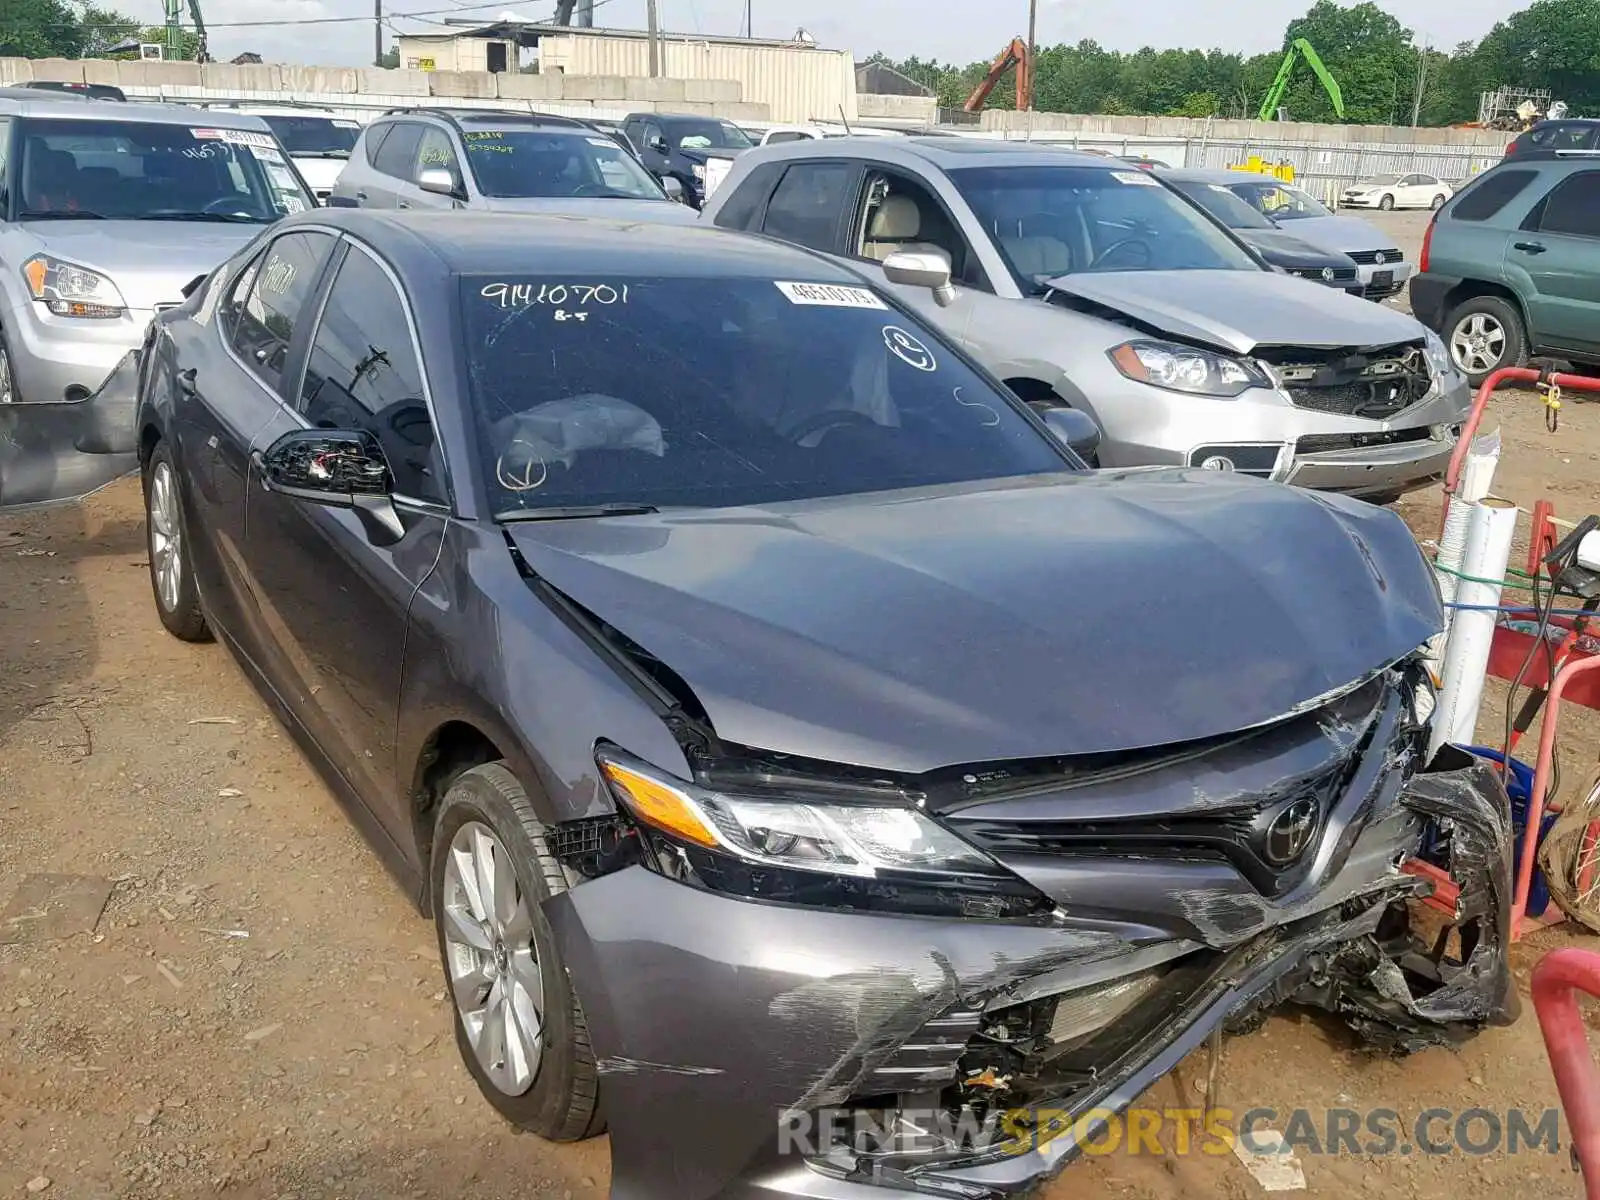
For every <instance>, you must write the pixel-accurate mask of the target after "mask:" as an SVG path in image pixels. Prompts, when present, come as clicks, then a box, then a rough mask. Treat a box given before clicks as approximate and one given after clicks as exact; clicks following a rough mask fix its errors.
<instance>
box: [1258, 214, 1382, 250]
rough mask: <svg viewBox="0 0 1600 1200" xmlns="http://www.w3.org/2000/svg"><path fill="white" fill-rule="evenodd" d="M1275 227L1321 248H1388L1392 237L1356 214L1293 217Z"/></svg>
mask: <svg viewBox="0 0 1600 1200" xmlns="http://www.w3.org/2000/svg"><path fill="white" fill-rule="evenodd" d="M1278 228H1279V229H1281V230H1283V231H1284V232H1285V233H1288V234H1293V235H1294V236H1295V237H1297V238H1299V239H1300V240H1301V241H1303V242H1310V243H1311V244H1312V245H1313V246H1316V247H1318V248H1319V249H1322V250H1339V251H1342V252H1343V253H1345V254H1349V253H1350V252H1351V251H1352V250H1388V249H1389V248H1391V247H1392V246H1393V245H1394V238H1392V237H1390V236H1389V235H1388V234H1387V233H1384V232H1383V230H1381V229H1379V228H1378V227H1377V226H1376V225H1373V224H1372V223H1371V222H1368V221H1363V220H1362V219H1361V218H1360V217H1296V218H1294V219H1293V220H1289V221H1280V222H1278Z"/></svg>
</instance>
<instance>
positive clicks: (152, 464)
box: [144, 442, 211, 642]
mask: <svg viewBox="0 0 1600 1200" xmlns="http://www.w3.org/2000/svg"><path fill="white" fill-rule="evenodd" d="M144 507H145V538H146V543H147V544H146V549H147V551H148V554H149V561H150V588H151V591H152V592H154V594H155V600H156V612H157V613H158V614H159V615H160V617H161V623H162V624H163V625H165V626H166V627H167V632H168V633H170V634H172V636H173V637H175V638H179V639H181V640H182V641H185V642H208V641H210V640H211V630H210V628H209V627H208V626H207V625H206V615H205V613H204V612H203V611H201V608H200V593H199V591H198V590H197V589H196V588H195V582H194V570H193V568H192V566H191V560H190V555H189V539H188V537H187V536H186V534H185V531H184V527H183V501H182V497H181V496H180V494H179V491H178V472H177V469H176V468H175V467H174V466H173V465H172V455H171V453H170V452H169V451H168V450H167V444H166V443H165V442H158V443H157V444H156V448H155V450H153V451H152V452H151V454H150V461H149V462H148V463H146V464H145V468H144Z"/></svg>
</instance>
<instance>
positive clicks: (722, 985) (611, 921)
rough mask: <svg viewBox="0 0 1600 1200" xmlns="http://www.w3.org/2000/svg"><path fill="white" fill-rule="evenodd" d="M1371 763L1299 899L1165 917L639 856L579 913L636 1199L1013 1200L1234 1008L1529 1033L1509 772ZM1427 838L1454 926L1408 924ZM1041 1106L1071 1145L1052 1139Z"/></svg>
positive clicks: (1291, 892)
mask: <svg viewBox="0 0 1600 1200" xmlns="http://www.w3.org/2000/svg"><path fill="white" fill-rule="evenodd" d="M1371 757H1372V758H1373V759H1375V760H1383V762H1382V763H1379V764H1375V765H1373V767H1372V769H1371V774H1370V775H1367V776H1362V775H1359V774H1358V775H1357V776H1356V777H1355V778H1354V779H1352V780H1351V781H1350V786H1349V788H1348V792H1349V793H1350V795H1349V796H1348V797H1347V799H1348V802H1349V804H1350V806H1351V807H1350V809H1349V811H1343V812H1335V813H1333V814H1332V815H1331V816H1330V818H1329V820H1328V821H1327V823H1326V827H1325V836H1324V838H1323V842H1322V843H1321V844H1320V846H1319V848H1318V849H1316V850H1315V851H1314V852H1312V854H1313V857H1314V859H1315V861H1313V862H1312V863H1311V864H1310V866H1309V867H1308V874H1307V875H1306V877H1305V878H1304V879H1303V880H1301V882H1300V884H1299V885H1296V886H1295V887H1290V888H1287V889H1284V890H1282V891H1281V892H1280V894H1278V895H1276V896H1272V895H1262V894H1260V893H1259V892H1251V895H1252V896H1253V897H1254V898H1253V899H1251V900H1249V901H1248V902H1247V901H1245V900H1243V899H1242V898H1241V894H1240V893H1239V892H1238V891H1237V889H1233V890H1230V888H1231V885H1228V886H1224V885H1223V884H1222V883H1221V882H1220V881H1219V880H1218V879H1216V878H1213V883H1215V884H1216V886H1215V887H1214V888H1213V890H1212V893H1211V894H1210V895H1207V894H1205V893H1206V888H1207V887H1209V886H1211V885H1210V884H1206V883H1204V882H1203V879H1204V878H1212V877H1205V876H1197V878H1201V879H1202V882H1201V883H1200V884H1199V885H1197V886H1196V887H1195V888H1194V889H1189V890H1187V891H1186V892H1185V894H1183V895H1180V896H1177V897H1176V898H1174V895H1173V893H1174V892H1175V891H1178V890H1182V889H1178V888H1176V887H1175V885H1173V884H1171V883H1170V882H1169V883H1167V884H1166V885H1165V891H1166V895H1165V897H1164V899H1165V902H1166V903H1167V904H1168V905H1169V906H1171V907H1170V908H1169V909H1168V910H1163V908H1162V904H1161V903H1152V904H1151V905H1150V906H1149V907H1148V909H1147V911H1148V912H1149V914H1150V915H1149V918H1148V919H1147V920H1135V919H1130V915H1129V914H1130V906H1129V905H1128V904H1127V903H1125V902H1124V898H1123V897H1120V896H1117V895H1114V894H1113V891H1114V888H1113V891H1104V890H1103V891H1102V892H1101V894H1096V893H1095V891H1094V889H1093V888H1088V887H1086V888H1084V889H1083V891H1082V900H1083V902H1082V903H1081V904H1078V905H1074V904H1070V903H1065V902H1063V903H1062V905H1061V908H1060V910H1058V912H1057V915H1056V917H1055V919H1054V920H1052V921H1051V922H1049V923H1047V924H1038V925H1030V924H1023V923H1005V922H987V921H960V920H944V919H933V918H923V917H908V916H892V915H878V914H872V913H861V912H858V913H846V912H837V911H822V910H812V909H804V908H797V907H787V906H781V905H770V904H758V903H751V902H746V901H740V900H735V899H730V898H726V897H722V896H718V895H714V894H711V893H708V892H705V891H701V890H697V889H696V888H693V887H690V886H686V885H684V884H681V883H677V882H673V881H671V880H668V879H665V878H663V877H661V876H659V875H657V874H654V873H652V872H651V871H649V870H647V869H645V868H644V867H641V866H631V867H627V868H625V869H623V870H620V871H617V872H615V873H613V874H609V875H604V876H602V877H600V878H596V879H593V880H590V881H587V882H584V883H582V884H580V885H579V886H577V887H575V888H573V889H572V890H571V891H569V892H567V893H566V894H564V895H562V896H559V897H557V898H555V899H554V900H552V901H551V902H549V903H548V904H547V906H546V908H547V912H548V915H549V917H550V920H551V924H552V927H553V928H554V930H555V933H556V937H557V939H558V942H559V944H560V947H561V950H562V953H563V956H564V958H565V961H566V964H567V967H568V970H569V971H570V973H571V976H572V979H573V981H574V985H575V987H576V989H577V991H578V993H579V996H580V997H581V999H582V1002H583V1004H584V1006H585V1011H586V1015H587V1018H588V1023H589V1031H590V1035H591V1039H592V1044H593V1047H594V1051H595V1054H596V1056H597V1059H598V1061H599V1064H600V1071H601V1076H602V1095H603V1098H604V1099H603V1103H604V1105H605V1110H606V1114H607V1119H608V1123H609V1126H610V1130H611V1147H612V1160H613V1173H612V1195H613V1196H614V1197H617V1198H618V1200H644V1198H656V1197H672V1198H673V1200H712V1198H717V1200H743V1198H750V1200H754V1198H758V1197H780V1196H787V1197H817V1198H824V1197H827V1198H832V1200H850V1198H857V1200H869V1198H872V1197H877V1198H880V1200H881V1198H882V1197H884V1196H885V1195H886V1194H887V1193H889V1192H894V1191H899V1192H905V1193H911V1194H922V1195H930V1196H943V1197H962V1198H966V1200H984V1198H990V1197H1002V1196H1013V1195H1017V1194H1020V1193H1025V1192H1027V1191H1029V1190H1031V1189H1032V1188H1033V1187H1034V1186H1036V1185H1037V1184H1039V1183H1041V1182H1042V1181H1043V1180H1045V1179H1047V1178H1049V1177H1050V1176H1051V1175H1053V1174H1054V1173H1055V1172H1056V1171H1058V1170H1060V1169H1061V1167H1062V1166H1063V1165H1065V1164H1066V1163H1067V1162H1068V1161H1070V1160H1071V1159H1072V1158H1073V1157H1074V1156H1075V1155H1076V1154H1077V1153H1078V1151H1079V1149H1080V1142H1079V1139H1078V1137H1077V1136H1076V1135H1077V1134H1078V1133H1082V1132H1085V1131H1084V1130H1082V1129H1078V1130H1074V1129H1072V1128H1071V1126H1072V1124H1073V1122H1075V1121H1076V1120H1077V1118H1078V1117H1079V1116H1080V1115H1081V1114H1086V1113H1090V1112H1091V1111H1092V1110H1112V1111H1119V1110H1121V1109H1123V1108H1125V1107H1127V1106H1128V1105H1129V1104H1131V1103H1132V1102H1133V1101H1134V1100H1135V1099H1136V1098H1137V1097H1138V1096H1139V1095H1140V1094H1141V1093H1142V1092H1143V1091H1144V1090H1145V1089H1147V1088H1148V1087H1150V1086H1151V1085H1152V1084H1153V1083H1155V1082H1156V1081H1157V1080H1158V1079H1160V1078H1161V1077H1162V1076H1163V1075H1164V1074H1166V1073H1167V1072H1168V1071H1170V1070H1171V1069H1172V1068H1173V1067H1174V1066H1175V1065H1176V1064H1177V1063H1178V1062H1179V1061H1180V1060H1181V1059H1182V1058H1183V1057H1184V1056H1185V1055H1187V1054H1188V1053H1190V1052H1191V1051H1192V1050H1194V1049H1195V1048H1197V1047H1199V1046H1201V1045H1202V1044H1204V1042H1205V1040H1206V1039H1207V1037H1208V1036H1209V1035H1210V1034H1211V1032H1212V1031H1213V1030H1214V1029H1215V1028H1216V1027H1217V1026H1218V1025H1220V1024H1221V1023H1223V1022H1224V1021H1225V1020H1227V1019H1229V1018H1230V1017H1232V1018H1234V1019H1235V1020H1241V1019H1248V1018H1249V1017H1250V1016H1251V1015H1252V1014H1253V1013H1256V1012H1260V1011H1264V1010H1266V1009H1268V1008H1270V1007H1272V1006H1274V1005H1277V1004H1280V1003H1284V1002H1294V1003H1304V1004H1309V1005H1314V1006H1317V1007H1320V1008H1323V1009H1326V1010H1329V1011H1331V1012H1333V1013H1335V1014H1337V1015H1338V1016H1339V1017H1341V1018H1342V1019H1343V1020H1344V1021H1346V1022H1347V1023H1348V1024H1349V1025H1350V1026H1351V1027H1352V1028H1353V1029H1354V1030H1355V1031H1356V1032H1357V1033H1358V1034H1360V1035H1361V1036H1363V1037H1364V1038H1365V1039H1366V1040H1368V1041H1369V1042H1371V1043H1374V1044H1376V1045H1377V1046H1378V1047H1379V1048H1381V1049H1383V1050H1387V1051H1398V1052H1404V1051H1407V1050H1410V1049H1414V1048H1416V1047H1418V1046H1422V1045H1429V1044H1438V1043H1452V1042H1455V1041H1458V1040H1460V1039H1462V1038H1464V1037H1467V1036H1470V1035H1471V1034H1472V1033H1473V1032H1475V1031H1476V1030H1477V1029H1479V1028H1481V1027H1483V1026H1485V1025H1488V1024H1500V1023H1507V1022H1509V1021H1510V1020H1512V1019H1514V1017H1515V1015H1516V996H1515V991H1514V988H1513V987H1512V984H1511V979H1510V975H1509V971H1508V967H1507V963H1506V948H1507V946H1508V943H1509V930H1508V921H1509V897H1510V869H1511V868H1510V852H1511V851H1510V846H1511V838H1510V831H1509V828H1508V824H1507V818H1506V813H1507V811H1508V806H1507V801H1506V797H1505V793H1504V790H1503V788H1502V787H1501V785H1500V782H1499V779H1498V777H1497V776H1496V775H1495V774H1494V772H1493V771H1492V769H1490V768H1489V767H1487V766H1485V765H1483V764H1480V763H1478V762H1476V760H1473V759H1471V758H1470V757H1468V756H1466V755H1464V754H1458V753H1457V752H1454V751H1450V750H1446V751H1445V752H1444V753H1443V754H1442V755H1441V757H1440V758H1438V759H1435V761H1434V763H1433V766H1432V769H1430V770H1428V771H1426V772H1422V773H1418V774H1410V773H1409V772H1402V771H1401V770H1399V769H1397V768H1396V764H1395V762H1394V760H1393V757H1392V756H1388V755H1385V754H1375V755H1372V756H1371ZM1341 803H1342V802H1341ZM1425 840H1427V841H1429V842H1430V843H1432V844H1435V845H1437V846H1438V847H1440V848H1442V851H1443V853H1444V854H1446V855H1447V856H1448V866H1449V869H1450V870H1451V872H1452V873H1453V875H1454V877H1455V879H1456V880H1457V882H1458V883H1459V884H1460V887H1461V896H1460V900H1459V902H1458V910H1457V913H1456V922H1455V930H1454V934H1453V935H1452V933H1451V931H1450V930H1448V929H1447V930H1445V931H1444V936H1442V937H1439V938H1423V937H1420V936H1418V934H1417V933H1415V932H1413V930H1412V928H1411V927H1410V922H1411V913H1412V911H1413V910H1414V909H1415V908H1416V905H1415V904H1414V903H1411V902H1412V901H1414V900H1415V898H1416V897H1417V896H1418V895H1420V894H1422V893H1424V892H1426V890H1427V888H1428V887H1429V886H1430V885H1428V884H1427V883H1426V882H1424V881H1423V880H1422V879H1420V878H1417V877H1415V876H1412V875H1410V874H1407V873H1406V872H1404V871H1403V870H1402V869H1401V868H1402V867H1403V865H1404V863H1405V862H1406V860H1407V859H1408V857H1409V856H1411V855H1413V854H1415V853H1416V852H1417V851H1418V850H1419V848H1420V847H1421V846H1422V845H1423V843H1424V841H1425ZM1023 857H1025V856H1013V857H1012V858H1011V859H1010V860H1008V861H1011V862H1012V863H1013V865H1016V864H1017V863H1018V862H1021V861H1022V858H1023ZM1122 861H1123V863H1124V865H1125V866H1127V867H1129V868H1132V870H1131V877H1132V878H1133V880H1134V883H1135V885H1137V886H1144V887H1150V888H1152V889H1153V893H1156V892H1160V891H1161V890H1162V887H1163V885H1162V884H1161V883H1160V881H1159V879H1158V878H1157V877H1149V878H1143V879H1142V880H1141V877H1140V875H1139V872H1138V871H1137V869H1136V868H1137V867H1138V863H1137V862H1136V861H1135V860H1134V859H1132V858H1124V859H1123V860H1122ZM1191 865H1192V864H1191ZM1163 869H1166V868H1165V865H1164V866H1163ZM1038 878H1043V876H1038ZM1079 882H1080V883H1081V882H1082V880H1080V881H1079ZM1117 886H1122V885H1117ZM1046 890H1050V889H1049V888H1046ZM1267 890H1268V892H1271V891H1272V889H1270V888H1269V889H1267ZM1159 898H1160V897H1158V896H1157V895H1155V894H1152V896H1151V899H1152V901H1155V900H1158V899H1159ZM1452 937H1454V938H1458V939H1459V943H1457V942H1456V941H1454V940H1452ZM1457 944H1459V952H1458V953H1457V954H1455V955H1453V956H1452V955H1451V954H1448V953H1445V951H1446V950H1447V949H1449V948H1452V947H1455V946H1456V945H1457ZM1086 997H1087V998H1088V999H1089V1000H1090V1001H1092V1003H1089V1004H1087V1005H1085V1004H1084V1003H1082V1002H1081V1001H1083V1000H1084V998H1086ZM1096 1005H1098V1010H1099V1011H1098V1017H1096V1016H1094V1015H1092V1014H1093V1011H1094V1010H1095V1008H1096ZM1085 1012H1089V1013H1090V1014H1091V1015H1090V1016H1088V1017H1087V1018H1085V1017H1084V1013H1085ZM1064 1014H1065V1015H1064ZM1097 1020H1098V1022H1099V1023H1098V1024H1096V1022H1097ZM1041 1108H1047V1109H1050V1110H1051V1114H1052V1118H1053V1119H1054V1120H1055V1121H1056V1124H1055V1125H1054V1126H1053V1129H1054V1130H1056V1131H1059V1132H1053V1133H1052V1135H1051V1136H1048V1137H1047V1136H1045V1135H1044V1134H1043V1133H1042V1132H1041V1131H1039V1130H1037V1129H1034V1128H1030V1125H1029V1117H1028V1116H1027V1114H1028V1113H1029V1112H1031V1111H1037V1110H1038V1109H1041ZM1019 1114H1020V1115H1019ZM1063 1115H1065V1118H1066V1126H1067V1127H1066V1128H1065V1129H1064V1130H1063V1129H1062V1128H1061V1126H1060V1123H1059V1122H1060V1118H1061V1117H1062V1116H1063ZM863 1117H865V1118H866V1119H865V1120H862V1119H861V1118H863ZM863 1128H865V1129H867V1130H869V1131H876V1132H869V1133H867V1134H863V1133H862V1130H863ZM1087 1132H1088V1135H1089V1136H1093V1133H1094V1130H1093V1128H1092V1127H1090V1128H1089V1129H1088V1130H1087Z"/></svg>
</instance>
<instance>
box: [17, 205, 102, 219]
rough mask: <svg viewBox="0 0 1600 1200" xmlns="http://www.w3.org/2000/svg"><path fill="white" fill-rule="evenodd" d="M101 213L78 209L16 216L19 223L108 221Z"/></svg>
mask: <svg viewBox="0 0 1600 1200" xmlns="http://www.w3.org/2000/svg"><path fill="white" fill-rule="evenodd" d="M109 219H110V218H108V217H107V216H105V215H104V214H103V213H97V212H90V211H89V210H88V209H86V208H80V209H78V210H77V211H76V212H24V213H21V214H19V215H18V217H17V220H19V221H105V220H109Z"/></svg>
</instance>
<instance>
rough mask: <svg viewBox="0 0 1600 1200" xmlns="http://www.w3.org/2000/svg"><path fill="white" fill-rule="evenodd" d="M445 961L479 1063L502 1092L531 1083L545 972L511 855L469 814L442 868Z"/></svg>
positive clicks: (540, 1036) (539, 1052) (518, 1091)
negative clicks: (469, 817) (535, 944)
mask: <svg viewBox="0 0 1600 1200" xmlns="http://www.w3.org/2000/svg"><path fill="white" fill-rule="evenodd" d="M443 926H444V943H445V969H446V970H447V971H448V973H449V975H450V989H451V991H452V993H453V994H454V996H455V1004H456V1013H457V1015H458V1016H459V1017H460V1019H461V1027H462V1029H463V1030H465V1032H466V1035H467V1041H468V1042H469V1043H470V1044H471V1046H472V1049H473V1052H474V1053H475V1054H476V1055H477V1057H478V1065H479V1066H480V1067H482V1068H483V1072H484V1074H485V1075H486V1076H488V1078H489V1081H490V1082H491V1083H492V1084H493V1085H494V1086H495V1088H497V1089H498V1090H499V1091H501V1092H503V1093H505V1094H506V1095H508V1096H520V1095H522V1094H523V1093H524V1092H526V1091H527V1090H528V1089H529V1088H530V1087H532V1086H533V1081H534V1079H535V1078H536V1077H537V1076H538V1073H539V1061H540V1059H541V1057H542V1056H543V1052H544V1007H545V1004H544V975H543V973H542V970H541V967H540V964H539V956H538V951H537V949H536V948H535V946H534V943H533V918H532V916H531V915H530V911H529V908H528V899H527V897H526V896H525V895H524V894H523V892H522V888H521V886H520V885H519V884H518V882H517V875H516V871H515V869H514V868H513V867H512V865H511V856H510V854H509V853H508V852H507V850H506V848H505V846H504V845H503V844H502V843H501V841H500V839H499V837H498V836H496V834H495V832H494V831H493V830H492V829H490V828H489V827H488V826H487V825H484V824H481V823H479V822H477V821H468V822H467V823H466V824H464V825H463V826H462V827H461V828H460V829H458V830H457V831H456V835H455V837H453V838H452V839H451V840H450V856H449V858H448V859H447V861H446V862H445V868H444V904H443Z"/></svg>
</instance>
